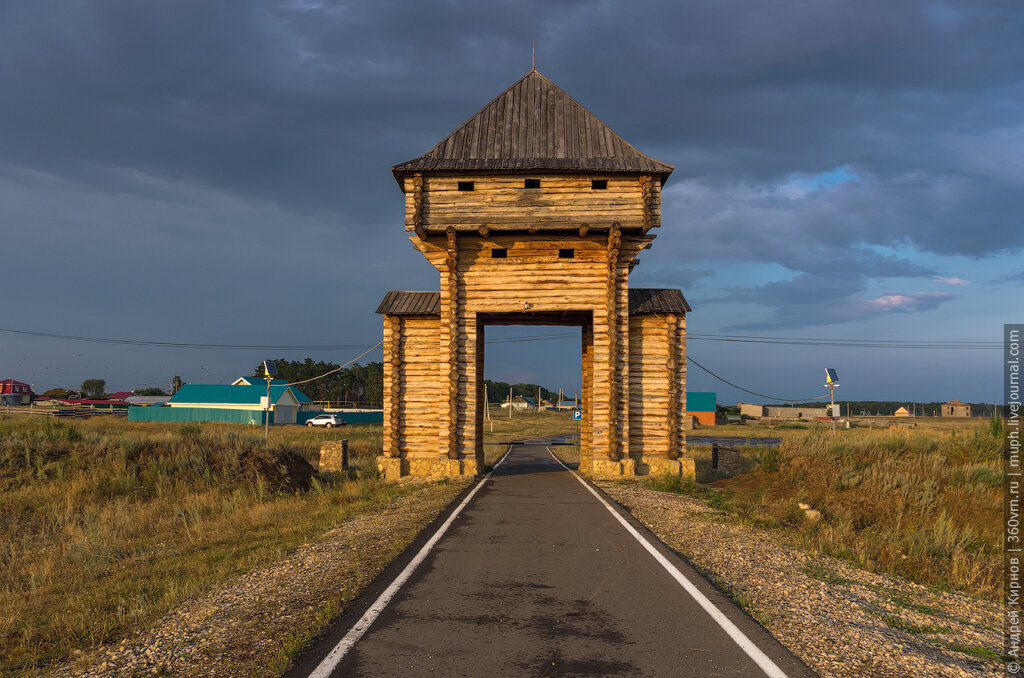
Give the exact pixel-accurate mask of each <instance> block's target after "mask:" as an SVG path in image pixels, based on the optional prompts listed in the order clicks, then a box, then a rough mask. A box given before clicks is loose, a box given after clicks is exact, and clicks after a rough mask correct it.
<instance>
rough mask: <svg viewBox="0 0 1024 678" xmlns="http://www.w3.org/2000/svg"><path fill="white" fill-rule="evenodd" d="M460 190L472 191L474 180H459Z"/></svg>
mask: <svg viewBox="0 0 1024 678" xmlns="http://www.w3.org/2000/svg"><path fill="white" fill-rule="evenodd" d="M459 190H460V191H472V190H473V182H472V181H460V182H459Z"/></svg>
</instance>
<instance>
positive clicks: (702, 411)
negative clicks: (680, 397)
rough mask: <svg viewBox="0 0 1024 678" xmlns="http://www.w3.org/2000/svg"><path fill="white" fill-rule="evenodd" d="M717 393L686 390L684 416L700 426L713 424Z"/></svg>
mask: <svg viewBox="0 0 1024 678" xmlns="http://www.w3.org/2000/svg"><path fill="white" fill-rule="evenodd" d="M717 397H718V394H717V393H715V392H714V391H687V392H686V417H687V420H688V421H696V423H698V424H700V425H702V426H714V425H715V407H716V405H717V404H718V401H717Z"/></svg>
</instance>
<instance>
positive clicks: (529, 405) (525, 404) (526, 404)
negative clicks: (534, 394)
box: [501, 396, 537, 410]
mask: <svg viewBox="0 0 1024 678" xmlns="http://www.w3.org/2000/svg"><path fill="white" fill-rule="evenodd" d="M501 406H502V407H505V408H507V407H511V408H512V409H513V410H535V409H537V402H536V401H535V400H534V399H533V398H527V397H526V396H516V397H515V398H513V399H512V401H511V403H510V402H509V401H508V400H506V401H505V402H503V403H502V404H501Z"/></svg>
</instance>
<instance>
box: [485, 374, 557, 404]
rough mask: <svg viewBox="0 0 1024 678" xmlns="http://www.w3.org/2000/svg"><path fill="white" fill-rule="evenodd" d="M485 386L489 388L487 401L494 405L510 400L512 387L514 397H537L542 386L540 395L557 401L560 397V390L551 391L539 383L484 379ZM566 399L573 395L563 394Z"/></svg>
mask: <svg viewBox="0 0 1024 678" xmlns="http://www.w3.org/2000/svg"><path fill="white" fill-rule="evenodd" d="M484 386H485V387H486V388H487V402H489V403H491V404H492V405H494V404H496V403H503V402H506V401H507V400H508V393H509V390H510V389H511V391H512V397H513V398H515V397H516V396H523V397H525V398H533V399H534V400H536V399H537V389H538V388H540V397H541V398H544V399H545V400H550V401H551V402H555V400H557V399H558V391H550V390H548V389H546V388H544V387H543V386H540V387H538V385H537V384H509V383H507V382H504V381H491V380H490V379H484ZM563 397H564V399H566V400H571V399H572V395H571V394H570V395H565V394H563Z"/></svg>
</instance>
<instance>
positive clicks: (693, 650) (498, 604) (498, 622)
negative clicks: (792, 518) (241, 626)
mask: <svg viewBox="0 0 1024 678" xmlns="http://www.w3.org/2000/svg"><path fill="white" fill-rule="evenodd" d="M615 510H616V511H619V509H618V507H617V506H616V507H615ZM620 515H623V514H622V513H621V512H620ZM625 519H626V520H627V521H628V522H629V524H630V525H632V526H633V528H634V529H635V530H636V531H637V532H638V533H639V534H640V535H642V536H643V537H644V538H645V539H647V540H648V541H649V542H650V543H651V544H653V548H654V549H655V550H656V551H657V552H658V553H660V554H661V555H662V556H664V557H665V558H666V559H667V561H668V562H669V563H671V565H673V566H675V567H676V568H678V570H679V571H680V572H681V573H682V575H683V576H685V578H686V579H688V580H689V581H690V582H692V583H693V584H695V585H696V588H697V589H698V590H699V591H700V593H703V595H704V596H706V597H707V599H709V600H710V602H711V603H712V604H713V605H714V606H715V607H717V608H718V610H720V611H721V612H722V613H724V615H725V617H727V618H728V620H729V621H731V622H732V624H733V625H735V628H736V629H737V630H738V631H739V633H740V634H741V635H742V636H744V637H745V638H746V639H748V640H749V641H750V642H751V643H752V645H753V646H756V648H757V649H756V650H753V653H754V654H755V655H756V654H757V652H758V650H760V651H761V652H763V653H764V655H766V656H767V657H768V658H770V660H771V662H773V663H774V664H775V665H776V666H777V667H778V668H779V669H781V673H776V674H774V675H776V676H781V675H786V676H790V677H791V678H797V677H801V678H802V677H805V676H814V675H815V674H814V673H813V672H812V671H811V670H810V669H808V668H807V667H806V666H804V665H803V664H802V663H800V662H799V660H797V659H796V658H795V657H794V656H793V655H792V654H790V653H789V652H788V651H787V650H786V649H785V648H783V647H782V646H781V645H780V644H779V643H778V642H776V641H775V640H774V639H773V638H772V637H771V636H770V635H769V634H768V633H767V632H766V631H765V630H764V629H763V628H762V627H761V626H760V625H758V624H757V623H756V622H755V621H754V620H753V619H751V618H750V617H748V616H747V615H746V614H745V613H743V612H742V611H741V610H740V609H739V608H737V607H736V606H735V605H733V604H732V602H731V601H729V600H728V599H727V598H725V596H723V595H722V594H720V593H719V592H718V591H716V590H715V589H714V588H713V587H711V586H710V585H709V584H708V583H707V582H706V581H705V580H704V579H702V578H701V577H700V576H699V575H698V574H696V573H695V572H694V571H693V570H692V569H691V568H690V567H688V566H687V565H686V564H685V563H684V562H683V561H682V560H681V559H680V558H679V557H678V556H676V555H675V554H674V553H672V552H671V551H670V550H669V549H668V548H666V547H665V546H664V545H663V544H661V543H660V542H659V541H657V538H656V537H654V536H653V535H652V534H651V533H650V532H648V531H647V530H646V529H645V528H643V527H642V526H640V525H639V523H637V522H636V521H634V520H633V519H632V518H629V517H626V518H625ZM444 520H445V516H442V517H441V518H439V519H438V523H437V524H436V525H435V527H432V528H431V529H430V530H428V531H427V532H428V533H430V532H431V531H434V530H435V528H436V526H438V525H440V524H441V523H442V522H443V521H444ZM428 538H429V534H425V535H424V536H423V537H422V538H421V539H420V540H419V543H417V544H413V545H412V546H411V547H410V548H409V549H407V553H406V554H405V555H403V557H402V558H400V559H399V561H397V562H396V563H394V564H392V566H391V567H389V568H388V570H387V571H386V572H385V573H384V574H383V575H382V576H381V577H380V578H379V579H378V581H377V582H375V583H374V586H371V587H370V589H369V590H368V591H367V592H366V593H364V594H363V596H361V597H360V599H359V600H357V601H356V603H355V604H354V605H353V606H352V608H350V610H349V611H348V612H347V613H346V614H344V615H342V617H341V618H340V619H339V620H338V622H337V623H336V624H335V625H334V627H333V628H332V630H331V631H330V632H328V633H327V634H325V637H323V638H322V639H321V640H320V641H319V642H318V643H317V644H315V645H314V646H313V648H312V649H311V650H310V651H309V652H307V653H306V654H305V655H304V656H303V657H301V658H300V660H299V661H298V662H297V665H296V667H295V669H294V670H293V671H292V672H291V673H290V674H289V675H292V676H308V675H310V673H311V672H312V671H313V670H314V669H315V668H316V667H317V665H318V664H320V663H321V660H322V659H323V658H324V657H325V656H327V655H328V653H329V652H330V651H331V649H332V648H334V647H335V646H336V644H337V643H338V641H339V640H341V639H342V638H343V637H345V636H346V634H347V633H349V631H350V629H351V628H352V627H353V625H354V624H356V622H357V620H358V619H359V618H360V616H361V615H363V613H364V612H365V611H366V610H367V609H369V608H371V607H372V606H373V604H374V602H375V601H376V600H377V597H378V595H379V594H380V593H381V592H382V591H384V590H385V589H386V587H387V586H388V585H389V584H390V583H391V580H393V579H394V577H395V575H396V574H398V572H399V571H400V570H401V569H402V568H404V567H406V566H407V565H408V562H409V561H410V560H411V559H412V556H413V554H414V553H415V552H417V551H418V550H419V548H420V546H421V544H422V543H423V542H425V541H426V540H427V539H428ZM726 624H728V622H726ZM349 637H351V634H349ZM335 654H339V653H338V652H336V653H335ZM762 667H763V664H762ZM762 667H759V665H758V664H757V663H755V661H754V659H752V658H751V657H750V656H749V653H748V652H745V651H744V650H743V649H741V647H740V645H739V644H738V641H737V640H736V639H735V638H734V637H730V635H728V634H727V632H726V631H725V630H724V629H723V627H722V626H721V625H720V624H719V623H718V622H716V621H715V620H714V619H713V617H712V616H711V614H709V612H708V611H706V610H705V609H703V608H701V607H700V606H699V605H698V603H697V602H696V600H695V598H694V597H693V596H691V595H690V593H688V592H687V591H686V590H685V589H684V588H683V586H682V585H681V584H680V582H679V581H678V580H677V579H676V578H673V576H671V575H670V573H669V571H668V570H667V569H666V567H665V566H663V565H662V564H661V563H659V562H658V561H657V560H656V559H655V557H654V556H653V555H652V554H651V553H650V552H648V551H647V550H645V548H644V547H643V546H642V545H641V543H640V542H639V541H638V540H637V538H636V537H634V536H633V535H632V534H630V532H629V531H628V530H627V528H626V527H625V526H624V525H623V524H622V523H621V522H620V521H619V520H617V519H616V517H615V516H614V515H613V514H612V513H611V512H610V511H609V510H608V509H607V508H606V507H605V506H604V505H603V504H602V503H601V502H600V500H599V499H598V498H597V497H595V496H594V494H592V493H591V492H590V491H589V490H588V489H587V487H585V486H584V485H583V484H582V483H580V482H579V481H578V480H577V478H576V477H575V476H574V475H573V474H571V473H570V472H569V471H567V470H566V469H565V468H563V467H562V466H561V465H560V464H559V463H557V462H556V461H555V460H554V459H553V458H552V457H551V455H550V454H549V452H548V450H547V448H546V446H545V445H543V444H538V445H516V446H514V447H513V449H512V451H511V452H510V454H509V455H508V457H507V458H506V460H505V461H504V463H503V464H502V465H501V466H500V467H499V468H498V469H497V470H495V472H494V473H493V474H492V476H491V477H490V478H489V479H488V480H487V481H486V483H485V484H484V486H483V487H482V488H481V489H480V490H479V492H478V493H477V494H476V495H475V496H473V497H472V499H471V500H470V502H469V503H468V504H467V505H466V506H465V507H464V508H463V509H462V510H461V511H459V513H458V515H457V517H455V518H454V520H453V522H452V523H451V526H450V529H449V530H448V532H447V533H445V534H444V536H443V537H442V538H441V539H440V540H439V541H438V542H437V543H436V545H435V546H434V548H433V550H432V551H430V553H429V555H427V556H426V558H425V559H424V560H423V561H422V562H421V563H420V564H419V565H418V567H417V568H416V569H415V571H414V572H413V574H412V576H411V577H410V578H409V580H408V581H406V582H405V584H404V585H403V586H402V587H401V588H400V589H398V593H397V594H396V595H395V597H394V598H393V599H392V600H391V602H390V603H389V604H388V605H387V606H386V607H384V609H383V611H382V612H381V614H380V616H379V617H377V618H376V620H375V621H374V622H373V623H372V625H371V626H370V627H369V629H368V630H367V631H366V633H365V635H363V636H361V637H360V638H359V640H358V641H356V642H355V643H354V645H352V646H351V649H349V650H348V651H347V653H345V654H344V656H343V657H341V660H340V663H338V664H337V665H336V666H335V668H334V669H333V671H332V672H331V673H330V675H332V676H337V677H341V676H345V677H354V676H367V677H369V676H374V677H376V676H421V675H428V674H431V675H438V676H446V677H447V676H487V677H494V676H708V677H710V676H764V675H768V674H766V672H765V670H764V668H762Z"/></svg>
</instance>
